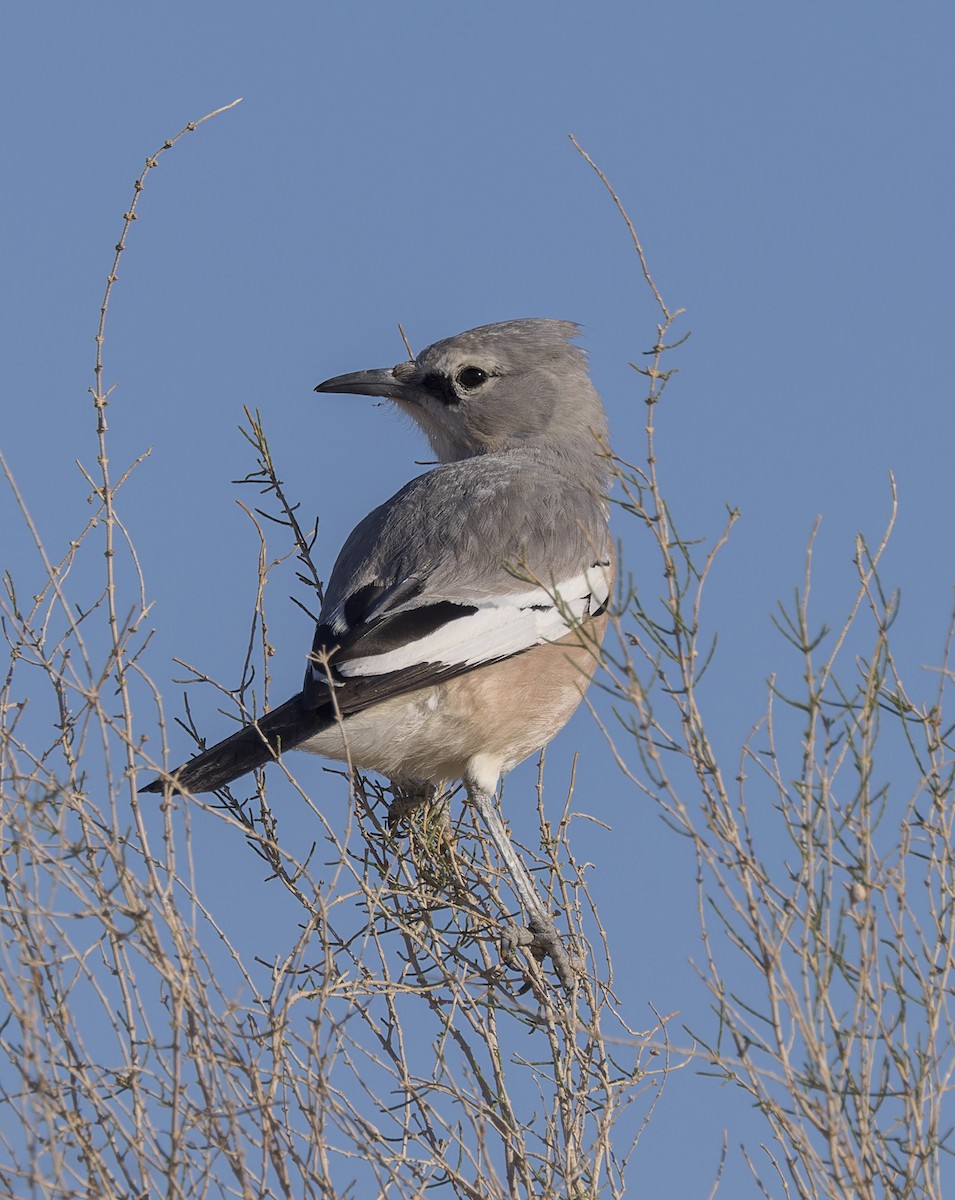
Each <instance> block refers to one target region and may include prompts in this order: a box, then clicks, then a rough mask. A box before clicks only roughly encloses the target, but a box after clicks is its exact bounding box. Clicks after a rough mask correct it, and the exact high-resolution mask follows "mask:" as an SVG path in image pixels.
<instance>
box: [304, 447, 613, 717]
mask: <svg viewBox="0 0 955 1200" xmlns="http://www.w3.org/2000/svg"><path fill="white" fill-rule="evenodd" d="M571 493H573V494H571ZM612 578H613V564H612V552H611V547H610V539H609V534H608V531H607V526H606V516H605V513H604V510H603V507H602V504H601V502H600V500H599V498H593V497H591V496H589V495H587V494H585V493H581V492H580V491H579V490H577V491H576V492H574V489H573V485H572V484H570V483H568V480H567V479H566V477H565V476H562V475H561V474H560V473H559V472H557V471H556V470H554V469H553V468H552V467H551V466H545V465H543V464H541V463H540V462H538V461H536V460H534V459H522V460H518V461H514V458H513V455H511V456H508V457H507V458H506V459H505V458H504V457H503V456H486V457H484V458H481V459H470V460H467V461H465V462H457V463H451V464H448V465H447V466H446V467H440V468H438V469H437V470H435V471H431V472H430V473H429V474H428V475H424V476H421V477H420V478H419V479H416V480H413V481H412V482H411V483H410V484H409V485H408V486H407V487H406V488H404V489H402V491H401V492H399V493H398V494H397V495H396V496H395V497H393V499H392V500H390V501H389V502H388V503H387V504H385V505H383V506H382V507H381V508H380V509H377V510H376V511H375V512H374V513H372V514H370V516H369V517H368V518H366V520H365V521H363V522H362V524H361V525H359V526H358V528H357V529H356V530H355V532H354V533H353V534H352V536H351V537H350V538H349V540H348V542H346V544H345V547H344V548H343V550H342V553H341V555H340V556H339V559H338V562H337V563H336V565H335V568H334V570H333V572H332V576H331V578H330V580H329V584H328V590H327V597H326V602H325V605H324V607H323V609H322V614H321V618H320V621H319V625H318V628H317V630H316V634H315V641H314V644H313V647H312V654H311V655H310V663H309V669H308V671H307V672H306V679H305V688H304V692H305V695H306V696H307V697H311V699H312V702H313V703H315V704H316V705H319V704H323V703H326V702H327V700H328V695H329V693H328V688H329V687H331V688H332V689H334V692H335V698H334V703H335V706H336V707H337V708H338V710H339V712H341V714H342V715H343V716H347V715H348V714H349V713H352V712H356V711H359V710H360V709H362V708H365V707H367V705H368V704H371V703H376V702H378V701H380V700H382V699H385V698H387V697H390V696H395V695H400V694H402V693H404V692H408V691H412V690H416V689H418V688H421V687H427V686H430V685H431V684H433V683H439V682H441V681H442V680H444V679H447V678H450V677H452V676H455V675H460V674H463V673H464V672H466V671H470V670H474V669H475V668H477V667H481V666H484V665H487V664H489V663H493V662H499V661H501V660H502V659H505V658H509V657H511V656H512V655H515V654H520V653H521V652H522V651H524V650H528V649H530V648H531V647H532V646H537V645H540V644H541V643H542V642H551V641H556V640H557V639H558V638H561V637H563V636H564V635H565V634H566V633H567V632H568V631H569V630H570V629H573V628H575V627H577V626H580V625H582V624H584V623H585V622H586V621H587V620H588V619H590V618H591V617H593V616H595V615H596V614H597V613H599V612H602V611H603V610H604V608H605V607H606V605H607V602H608V599H609V595H610V589H611V586H612Z"/></svg>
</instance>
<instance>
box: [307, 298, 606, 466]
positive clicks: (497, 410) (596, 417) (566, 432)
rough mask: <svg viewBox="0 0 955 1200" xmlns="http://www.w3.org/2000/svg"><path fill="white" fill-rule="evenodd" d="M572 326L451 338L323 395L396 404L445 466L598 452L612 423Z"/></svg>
mask: <svg viewBox="0 0 955 1200" xmlns="http://www.w3.org/2000/svg"><path fill="white" fill-rule="evenodd" d="M577 332H578V327H577V326H576V325H575V324H573V323H572V322H570V321H553V320H548V319H545V318H527V319H524V320H519V321H502V322H500V323H499V324H496V325H482V326H480V327H479V328H477V329H469V330H468V331H467V332H465V333H459V334H456V335H455V336H454V337H450V338H445V339H444V340H443V341H440V342H435V343H434V345H432V346H428V347H427V349H425V350H422V351H421V353H420V354H419V355H418V357H417V358H415V359H413V360H412V361H410V362H401V363H398V365H397V366H395V367H385V368H380V369H377V370H372V371H356V372H354V373H353V374H350V375H338V376H336V377H335V378H334V379H327V380H325V382H324V383H320V384H319V385H318V387H317V388H316V389H315V390H316V391H317V392H354V393H358V394H360V395H366V396H384V397H387V398H388V399H390V400H394V401H395V402H396V403H397V404H398V405H399V406H400V407H401V408H402V409H403V410H404V411H405V412H407V413H408V414H409V415H410V416H412V417H413V418H414V420H415V421H416V422H417V423H418V425H420V427H421V429H422V430H423V431H424V433H425V435H426V436H427V438H428V440H429V441H430V443H431V445H432V447H433V449H434V451H435V453H436V454H437V456H438V458H439V459H440V460H441V461H442V462H453V461H455V460H457V459H462V458H471V457H473V456H474V455H477V454H486V453H495V452H498V451H503V450H509V449H512V448H515V447H517V446H521V445H529V444H532V443H538V444H540V445H542V446H552V447H553V448H555V449H557V450H562V451H564V452H566V451H567V450H571V449H574V448H575V447H576V448H577V449H579V450H581V451H583V452H585V453H593V452H594V451H595V450H596V446H595V442H594V436H595V435H597V436H598V437H602V438H606V434H607V419H606V415H605V413H604V410H603V405H602V404H601V402H600V397H599V396H598V395H597V392H596V391H595V390H594V387H593V384H592V383H591V382H590V377H589V375H588V373H587V356H586V355H585V353H584V351H583V350H581V349H580V348H579V347H578V346H574V345H572V344H571V340H570V339H571V338H573V337H575V336H576V335H577Z"/></svg>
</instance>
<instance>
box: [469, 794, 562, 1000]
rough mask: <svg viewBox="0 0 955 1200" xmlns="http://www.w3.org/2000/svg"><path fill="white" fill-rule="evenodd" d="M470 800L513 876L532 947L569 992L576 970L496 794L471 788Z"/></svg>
mask: <svg viewBox="0 0 955 1200" xmlns="http://www.w3.org/2000/svg"><path fill="white" fill-rule="evenodd" d="M468 798H469V799H470V801H471V803H472V804H473V805H474V807H475V808H476V809H477V810H478V812H479V813H480V814H481V819H482V820H483V822H484V824H485V826H486V828H487V831H488V833H489V834H490V836H491V841H492V842H493V843H494V847H495V849H496V850H497V852H498V854H499V855H500V856H501V859H502V861H503V862H504V865H505V866H506V867H507V869H508V871H509V873H510V878H511V883H512V885H513V887H514V891H515V892H516V893H517V897H518V899H519V900H520V902H521V904H522V905H523V906H524V908H525V910H526V911H527V914H528V927H529V929H530V932H531V934H532V935H533V944H534V945H535V946H537V947H538V948H539V949H541V950H543V952H544V953H545V954H546V955H548V956H549V957H550V959H551V961H552V962H553V964H554V970H555V971H556V972H557V978H558V979H559V980H560V982H561V983H562V984H563V985H564V987H565V988H566V989H567V990H568V991H569V990H570V989H571V988H572V987H573V983H574V969H573V966H572V964H571V961H570V958H569V957H568V954H567V951H566V950H565V949H564V947H563V944H562V943H561V940H560V935H559V934H558V932H557V926H556V925H555V924H554V922H553V919H552V918H551V915H550V913H548V911H547V909H546V908H545V907H544V905H543V903H542V902H541V898H540V894H539V892H538V891H537V888H536V887H535V885H534V881H533V879H531V876H530V873H529V871H528V870H527V868H526V867H525V866H524V864H523V862H521V859H520V856H519V855H518V854H517V853H516V852H515V850H514V847H513V845H512V844H511V839H510V838H509V837H508V833H507V830H506V829H505V828H504V822H503V821H502V820H501V818H500V816H499V815H498V811H497V805H496V804H495V796H494V793H493V792H488V791H486V790H485V789H483V788H480V787H477V786H471V787H469V788H468Z"/></svg>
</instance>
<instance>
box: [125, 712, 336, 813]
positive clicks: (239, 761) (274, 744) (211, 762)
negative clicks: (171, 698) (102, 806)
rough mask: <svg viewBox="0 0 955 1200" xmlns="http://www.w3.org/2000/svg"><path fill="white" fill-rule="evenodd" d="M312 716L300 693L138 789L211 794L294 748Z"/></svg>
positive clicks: (311, 722)
mask: <svg viewBox="0 0 955 1200" xmlns="http://www.w3.org/2000/svg"><path fill="white" fill-rule="evenodd" d="M315 716H316V714H315V710H314V709H311V710H307V709H306V706H305V704H304V703H303V697H302V696H301V694H299V695H298V696H293V697H292V699H291V700H287V701H286V702H285V703H284V704H281V705H279V707H278V708H273V709H272V711H271V712H268V713H266V714H265V716H264V717H261V718H260V719H259V720H258V721H256V722H255V723H254V724H252V725H246V726H245V728H244V729H240V730H239V731H238V732H237V733H233V734H232V736H231V737H227V738H225V739H224V740H223V741H221V742H217V743H216V745H214V746H210V747H209V749H208V750H203V751H202V753H201V754H197V755H196V757H195V758H193V759H191V760H190V761H189V762H187V763H185V764H184V765H183V766H181V767H179V768H178V770H175V771H170V773H169V776H163V777H161V778H157V779H154V780H152V781H151V782H150V783H147V784H146V786H145V787H143V788H140V789H139V790H140V791H141V792H162V791H163V790H164V789H165V788H166V786H167V784H169V785H171V786H172V787H173V789H174V790H175V791H177V792H214V791H215V790H216V789H217V788H221V787H225V785H226V784H227V783H231V782H232V781H233V780H234V779H238V778H239V776H240V775H246V774H248V772H249V771H253V770H255V768H256V767H261V766H263V764H265V763H268V762H274V761H275V759H277V758H278V757H279V755H280V754H281V753H282V751H283V750H290V749H291V748H292V747H293V746H297V745H298V744H299V742H301V741H302V740H303V739H304V738H305V737H307V736H308V735H309V734H310V733H311V732H313V731H314V729H315V726H316V721H315Z"/></svg>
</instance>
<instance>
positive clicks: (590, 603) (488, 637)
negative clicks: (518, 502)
mask: <svg viewBox="0 0 955 1200" xmlns="http://www.w3.org/2000/svg"><path fill="white" fill-rule="evenodd" d="M609 595H610V563H609V561H608V562H599V563H595V564H594V565H593V566H592V567H589V568H588V569H587V570H585V571H582V572H581V574H579V575H577V576H575V577H574V578H573V579H568V580H566V581H565V582H564V583H561V584H558V585H557V586H556V587H554V588H553V589H548V588H544V587H537V588H531V589H529V590H528V591H526V592H512V593H510V594H508V595H500V596H487V597H481V598H480V599H475V600H469V599H465V598H464V597H461V603H462V604H466V605H469V606H471V607H474V608H476V609H477V610H478V611H477V612H475V613H470V614H468V615H467V616H465V617H458V618H456V619H455V620H452V621H448V622H447V623H446V624H444V625H442V626H441V627H440V628H439V629H435V630H434V631H432V632H431V633H429V634H427V635H426V636H424V637H421V638H418V639H416V640H415V641H413V642H408V643H407V644H406V645H404V646H399V647H397V648H396V649H394V650H389V651H387V652H386V653H383V654H373V655H368V656H366V657H365V658H353V659H350V660H347V661H345V662H343V663H341V664H340V665H339V667H338V673H339V674H340V675H341V676H342V677H344V678H351V677H354V676H372V675H384V674H387V673H389V672H392V671H403V670H407V669H409V668H411V667H417V666H421V665H422V664H423V663H433V664H434V665H436V666H447V667H451V666H469V667H471V666H479V665H480V664H481V663H484V662H493V661H495V660H498V659H502V658H508V657H510V656H511V655H512V654H519V653H520V652H521V651H522V650H529V649H530V647H531V646H538V645H540V644H541V643H542V642H554V641H557V639H558V638H561V637H563V636H564V634H566V633H568V632H569V631H570V630H571V629H574V628H575V627H576V626H577V625H579V624H580V622H581V621H583V620H584V619H585V618H586V617H588V616H592V615H593V614H594V613H596V612H598V611H599V610H600V609H601V608H603V606H604V605H605V604H606V603H607V600H608V598H609Z"/></svg>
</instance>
